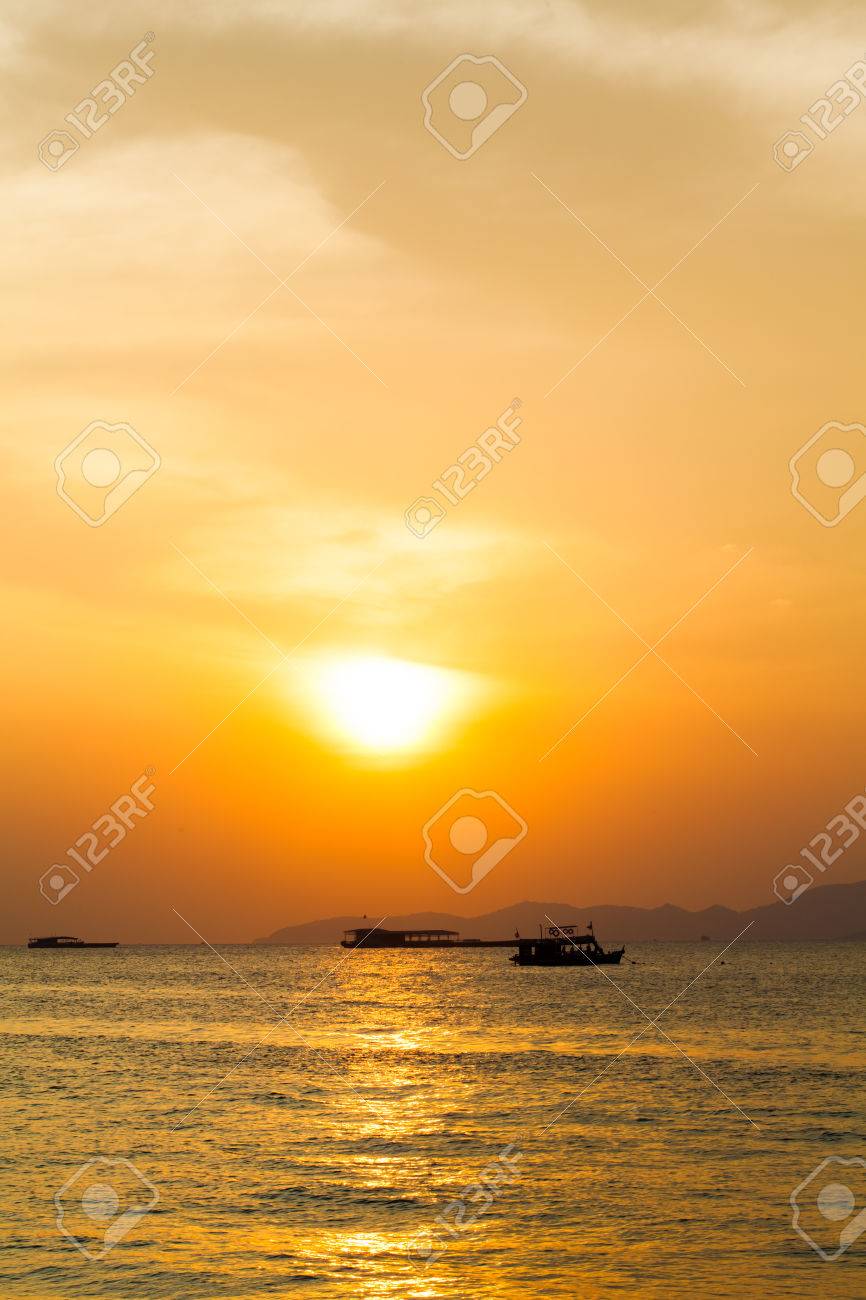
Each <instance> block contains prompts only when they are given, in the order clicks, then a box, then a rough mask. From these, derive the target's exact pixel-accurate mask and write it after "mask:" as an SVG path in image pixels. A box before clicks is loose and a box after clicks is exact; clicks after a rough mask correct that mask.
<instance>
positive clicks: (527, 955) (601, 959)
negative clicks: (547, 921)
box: [509, 921, 625, 966]
mask: <svg viewBox="0 0 866 1300" xmlns="http://www.w3.org/2000/svg"><path fill="white" fill-rule="evenodd" d="M539 930H540V927H539ZM624 952H625V948H624V947H623V948H612V949H611V951H610V952H605V950H604V948H602V946H601V944H600V943H599V942H598V940H597V939H596V937H595V935H594V933H593V929H592V921H590V923H589V926H588V928H587V933H586V934H579V933H578V932H577V931H576V929H575V927H574V926H573V925H552V926H550V927H549V928H548V931H547V938H544V937H539V938H538V939H520V940H518V943H517V952H516V953H514V954H513V956H511V957H510V958H509V961H513V962H516V964H517V965H518V966H618V965H619V963H620V962H621V961H622V955H623V953H624Z"/></svg>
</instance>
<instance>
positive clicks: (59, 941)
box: [27, 934, 117, 952]
mask: <svg viewBox="0 0 866 1300" xmlns="http://www.w3.org/2000/svg"><path fill="white" fill-rule="evenodd" d="M27 947H28V948H50V949H52V951H55V952H56V951H57V950H58V949H61V948H62V949H64V950H65V949H67V948H76V949H77V948H116V947H117V941H116V940H115V941H114V943H91V942H90V941H89V940H87V939H76V938H75V936H74V935H71V934H46V935H43V936H42V937H41V938H31V939H28V940H27Z"/></svg>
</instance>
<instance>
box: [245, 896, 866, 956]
mask: <svg viewBox="0 0 866 1300" xmlns="http://www.w3.org/2000/svg"><path fill="white" fill-rule="evenodd" d="M545 916H549V917H550V918H551V919H552V920H553V922H554V923H555V924H557V925H580V926H581V928H583V927H584V926H585V925H586V923H587V922H588V921H592V922H593V925H594V927H595V932H596V934H597V935H598V937H599V939H600V940H601V942H602V943H603V944H605V945H609V944H615V943H617V942H632V943H637V942H641V941H646V940H653V939H658V940H687V941H688V940H691V941H694V940H697V939H700V938H701V937H702V936H704V935H706V936H707V938H709V939H712V940H716V941H719V940H721V941H723V942H727V941H728V940H730V939H733V938H734V937H735V936H736V935H738V934H739V933H740V931H741V930H743V929H744V928H745V927H746V926H748V927H749V929H748V932H747V933H746V934H744V935H743V938H744V939H753V940H778V941H788V942H794V941H803V940H810V939H866V880H859V881H856V882H854V883H853V884H847V885H813V886H811V887H810V888H808V889H806V890H805V891H804V892H803V893H802V894H800V896H799V897H798V898H796V899H795V900H794V901H793V902H792V903H790V904H786V903H783V902H779V901H777V902H773V903H768V904H766V905H765V906H763V907H753V908H751V909H750V910H749V911H745V912H737V911H734V910H733V909H732V908H729V907H721V906H714V907H707V908H704V909H703V911H700V912H689V911H686V909H685V908H682V907H675V906H674V905H673V904H672V903H665V904H664V905H663V906H661V907H649V908H647V907H621V906H618V905H617V904H614V903H603V904H600V905H599V904H596V905H595V906H593V907H586V906H581V907H576V906H575V905H574V904H573V903H555V902H554V903H543V902H534V901H528V902H524V903H514V904H512V905H511V906H510V907H503V908H501V909H500V910H499V911H497V912H485V913H483V914H482V915H481V916H471V917H467V916H455V915H453V914H452V913H449V912H413V913H411V914H410V915H408V916H388V917H386V918H385V919H384V921H382V918H381V917H379V916H372V915H371V916H367V917H363V916H332V917H328V918H327V919H326V920H321V921H308V922H307V923H306V924H305V925H290V926H285V927H284V928H283V929H281V930H275V931H274V933H273V934H271V935H268V936H267V938H264V939H258V940H256V942H257V943H263V944H305V943H327V944H333V943H337V942H338V941H339V940H340V939H341V938H342V937H343V931H344V930H351V929H355V928H356V927H357V926H363V925H375V924H376V922H377V921H382V924H383V925H384V927H385V929H388V930H432V929H441V930H459V932H460V936H461V938H463V939H510V938H512V937H513V935H514V932H515V930H518V931H519V932H520V934H521V935H523V936H526V937H528V936H530V935H534V934H536V933H537V931H538V927H539V925H546V924H547V922H546V921H545Z"/></svg>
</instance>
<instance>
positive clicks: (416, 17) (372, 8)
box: [0, 0, 862, 108]
mask: <svg viewBox="0 0 866 1300" xmlns="http://www.w3.org/2000/svg"><path fill="white" fill-rule="evenodd" d="M136 8H137V9H138V15H139V17H138V21H139V25H140V26H141V30H142V34H143V32H144V30H145V29H147V28H152V29H154V30H155V31H156V35H157V42H156V48H157V50H159V48H160V43H161V42H162V44H163V48H167V47H168V46H169V45H170V42H171V36H172V33H174V32H178V33H188V32H191V31H195V32H199V33H201V32H205V33H207V34H208V35H209V36H211V37H212V38H213V37H216V38H217V39H219V38H220V37H222V36H224V37H226V39H231V38H232V37H233V36H235V35H236V34H237V33H238V32H240V31H242V32H243V33H244V36H245V37H246V38H249V36H250V34H251V33H253V34H255V33H259V34H260V35H261V36H262V38H263V39H265V40H271V39H273V36H274V33H285V34H286V35H288V36H291V37H292V38H300V39H304V38H305V37H310V38H313V37H320V36H322V35H328V36H334V37H337V38H339V39H340V40H341V41H342V42H345V41H355V42H358V43H369V42H389V41H399V42H400V43H401V44H402V45H404V46H405V45H409V46H411V47H414V48H418V49H424V48H426V47H429V46H430V45H432V44H435V45H437V46H441V45H442V43H443V42H450V43H451V44H452V45H453V46H454V47H455V49H454V52H455V53H457V52H459V51H460V50H461V49H465V50H467V51H471V52H473V53H476V54H481V53H500V54H507V55H508V56H510V57H512V58H517V57H519V53H520V50H521V48H522V49H524V50H525V51H526V54H527V56H528V58H529V59H531V58H532V57H533V56H534V55H536V54H542V55H544V56H545V57H553V58H555V59H556V60H558V61H559V62H560V63H561V64H562V65H564V66H566V67H578V68H581V69H583V70H585V71H586V72H587V73H588V74H590V75H591V76H596V75H599V74H601V75H605V76H608V77H612V78H620V77H625V78H637V79H639V80H644V81H647V82H651V83H654V84H655V85H656V86H657V87H659V88H670V87H671V86H672V85H675V86H684V87H689V88H703V89H706V88H707V87H708V86H714V87H716V88H720V89H725V88H727V89H731V90H736V91H739V92H746V93H747V94H748V97H749V99H748V102H747V104H746V107H747V108H748V107H749V105H750V104H753V103H756V102H764V103H777V102H778V101H779V100H780V98H784V97H785V96H786V95H787V94H789V93H794V94H801V95H810V94H811V98H812V99H814V98H815V97H817V96H818V95H819V94H820V93H821V91H822V89H823V86H824V85H825V84H826V82H827V80H828V79H830V80H832V79H834V78H835V77H838V76H841V75H842V73H843V72H844V70H845V68H846V67H848V66H849V65H850V64H851V63H852V62H853V61H854V60H855V59H857V58H858V57H861V55H862V38H861V37H860V36H859V34H858V30H859V23H858V17H857V11H856V10H855V9H851V10H850V11H848V12H846V11H845V10H840V9H839V8H838V7H834V8H833V9H832V10H821V11H819V12H817V13H816V12H815V10H814V8H812V7H810V6H807V5H806V4H805V3H803V4H797V3H785V4H782V3H763V4H749V3H746V2H745V0H727V3H723V4H712V5H710V4H707V5H705V6H702V7H698V6H695V7H693V8H692V9H691V10H690V11H689V12H684V11H683V9H682V7H680V6H676V7H673V6H672V7H670V8H668V7H667V6H662V5H656V6H655V7H654V8H651V9H648V8H647V7H646V6H635V7H634V9H633V10H632V11H629V10H628V9H626V7H625V6H604V7H602V6H600V5H589V4H583V3H579V2H578V0H547V3H545V4H540V3H539V2H538V0H498V3H497V4H495V5H492V4H489V3H487V0H474V3H473V0H438V3H436V4H435V5H430V6H426V7H425V8H424V10H423V14H419V6H418V3H417V0H317V3H316V4H314V5H310V4H304V3H302V2H299V0H296V2H295V3H293V4H292V3H289V4H286V3H284V0H245V3H244V4H243V5H239V4H236V3H234V0H216V2H215V0H188V3H186V4H185V5H184V6H183V7H182V8H180V7H178V6H177V5H176V4H175V3H173V0H172V2H171V3H170V2H169V0H162V3H148V4H144V3H141V4H140V5H138V6H136V5H131V6H124V9H123V13H122V20H121V19H120V18H119V19H118V23H117V41H118V43H119V44H118V49H119V50H120V53H119V54H118V58H119V57H121V56H122V53H123V47H124V42H126V43H127V44H128V43H129V39H130V36H129V34H130V30H134V27H133V24H134V22H135V10H136ZM66 18H67V13H66V6H65V5H63V4H61V3H60V2H59V0H35V3H27V4H24V3H21V2H20V0H17V2H13V4H12V5H11V6H7V13H6V18H5V25H4V27H3V28H0V57H3V58H5V60H6V62H7V64H11V63H14V62H16V61H21V60H28V59H31V58H32V57H33V55H34V49H35V47H36V46H37V45H39V46H40V47H44V46H45V45H46V44H50V35H51V32H52V29H53V28H55V29H56V24H61V23H65V22H66ZM110 23H111V14H110V13H109V14H106V12H105V11H104V10H101V9H100V10H89V11H87V10H85V11H83V12H82V13H81V14H77V15H76V29H77V33H78V35H79V37H85V38H86V37H87V36H88V35H90V36H92V37H99V38H104V36H105V34H106V32H107V30H109V28H108V24H110ZM28 37H31V38H33V39H32V41H28ZM858 41H860V44H859V45H858ZM49 54H50V50H49ZM58 54H62V50H61V49H59V48H58ZM40 55H41V57H44V55H45V50H44V48H41V50H40ZM809 102H811V99H810V101H809ZM807 106H808V105H807ZM732 107H733V106H732Z"/></svg>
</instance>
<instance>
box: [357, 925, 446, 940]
mask: <svg viewBox="0 0 866 1300" xmlns="http://www.w3.org/2000/svg"><path fill="white" fill-rule="evenodd" d="M459 933H460V931H459V930H439V929H435V930H384V929H383V928H382V926H381V925H370V926H367V925H359V926H353V927H352V929H351V930H346V934H402V935H414V936H419V937H420V936H423V937H425V938H429V937H430V935H434V934H447V935H449V936H450V935H457V934H459Z"/></svg>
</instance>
